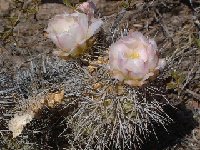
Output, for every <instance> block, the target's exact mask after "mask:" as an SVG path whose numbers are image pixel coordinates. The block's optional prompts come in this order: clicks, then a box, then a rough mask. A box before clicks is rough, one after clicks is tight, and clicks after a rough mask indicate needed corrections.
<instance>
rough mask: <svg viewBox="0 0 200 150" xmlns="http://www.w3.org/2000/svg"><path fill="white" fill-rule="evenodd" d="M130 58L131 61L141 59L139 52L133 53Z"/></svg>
mask: <svg viewBox="0 0 200 150" xmlns="http://www.w3.org/2000/svg"><path fill="white" fill-rule="evenodd" d="M128 58H130V59H138V58H140V54H139V53H138V52H133V53H131V54H129V55H128Z"/></svg>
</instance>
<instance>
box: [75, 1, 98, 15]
mask: <svg viewBox="0 0 200 150" xmlns="http://www.w3.org/2000/svg"><path fill="white" fill-rule="evenodd" d="M77 10H79V11H81V12H83V13H85V14H87V15H88V16H89V18H94V11H95V10H96V6H95V4H94V3H93V2H84V3H82V4H80V5H79V6H78V7H77Z"/></svg>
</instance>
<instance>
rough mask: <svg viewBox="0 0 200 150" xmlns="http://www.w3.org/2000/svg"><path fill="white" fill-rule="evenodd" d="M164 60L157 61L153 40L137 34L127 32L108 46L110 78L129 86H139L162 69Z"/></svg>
mask: <svg viewBox="0 0 200 150" xmlns="http://www.w3.org/2000/svg"><path fill="white" fill-rule="evenodd" d="M165 63H166V62H165V60H164V59H159V55H158V48H157V45H156V43H155V41H154V40H152V39H147V38H146V37H144V36H143V35H142V34H141V33H139V32H129V34H128V36H124V37H122V38H121V39H119V40H118V41H117V42H116V43H113V44H112V45H111V46H110V50H109V64H110V70H111V73H112V76H113V77H114V78H115V79H118V80H120V81H124V83H126V84H129V85H131V86H141V85H143V84H145V83H147V79H149V78H150V77H152V76H155V75H156V74H157V73H158V70H159V69H162V68H164V66H165Z"/></svg>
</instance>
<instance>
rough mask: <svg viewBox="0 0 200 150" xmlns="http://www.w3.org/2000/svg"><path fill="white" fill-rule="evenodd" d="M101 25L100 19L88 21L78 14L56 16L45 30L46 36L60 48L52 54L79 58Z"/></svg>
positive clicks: (86, 17) (85, 17)
mask: <svg viewBox="0 0 200 150" xmlns="http://www.w3.org/2000/svg"><path fill="white" fill-rule="evenodd" d="M102 23H103V22H102V20H101V19H96V18H92V19H89V17H88V16H87V15H86V14H84V13H79V12H74V13H72V14H67V13H65V14H61V15H56V16H55V17H54V18H53V19H52V20H50V22H49V24H48V28H47V29H46V31H47V33H48V34H47V36H48V37H49V38H50V39H51V40H52V41H53V42H54V43H55V44H56V45H57V47H58V48H60V50H59V51H55V52H54V54H56V55H58V56H60V57H68V56H72V57H76V56H79V55H80V54H82V53H83V52H84V51H85V50H86V49H87V48H88V46H90V45H91V40H90V39H92V36H93V35H94V34H95V33H96V32H97V31H98V30H99V28H100V26H101V25H102Z"/></svg>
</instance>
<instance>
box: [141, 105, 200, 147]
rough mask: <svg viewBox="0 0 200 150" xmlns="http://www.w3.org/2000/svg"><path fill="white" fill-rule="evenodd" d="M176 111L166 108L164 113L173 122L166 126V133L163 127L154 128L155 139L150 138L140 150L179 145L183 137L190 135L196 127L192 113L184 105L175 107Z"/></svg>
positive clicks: (196, 123)
mask: <svg viewBox="0 0 200 150" xmlns="http://www.w3.org/2000/svg"><path fill="white" fill-rule="evenodd" d="M176 107H177V109H174V108H172V107H167V108H166V112H167V113H168V114H169V116H170V117H171V118H172V119H173V120H174V122H173V123H172V124H170V125H168V126H167V130H168V131H166V130H165V129H164V128H163V127H161V126H157V127H155V129H156V130H155V132H156V133H157V139H156V138H155V136H153V135H152V136H151V138H150V140H149V141H147V142H146V143H145V145H144V146H143V148H142V150H163V149H166V148H168V149H169V148H170V147H173V146H175V145H177V144H180V142H181V140H182V138H183V137H185V136H186V135H188V134H190V133H191V131H192V130H193V129H194V128H195V127H196V126H197V125H198V122H197V121H195V120H194V118H193V113H192V111H191V110H188V109H187V108H186V107H185V105H184V104H179V105H177V106H176Z"/></svg>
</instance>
